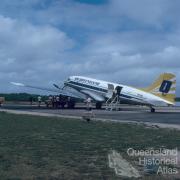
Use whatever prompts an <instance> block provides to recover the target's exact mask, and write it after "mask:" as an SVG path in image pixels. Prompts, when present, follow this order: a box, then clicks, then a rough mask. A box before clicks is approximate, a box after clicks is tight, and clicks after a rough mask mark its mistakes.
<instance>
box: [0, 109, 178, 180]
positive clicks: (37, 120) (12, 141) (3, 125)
mask: <svg viewBox="0 0 180 180" xmlns="http://www.w3.org/2000/svg"><path fill="white" fill-rule="evenodd" d="M162 146H163V147H166V148H169V149H172V148H176V147H177V148H180V132H179V131H175V130H165V129H164V130H157V129H150V128H145V127H143V126H142V125H141V126H140V125H130V124H117V123H103V122H91V123H86V122H84V121H81V120H71V119H60V118H46V117H37V116H26V115H14V114H7V113H2V112H1V113H0V177H1V178H0V179H13V180H14V179H68V180H70V179H78V180H80V179H108V180H109V179H119V177H117V176H116V175H115V173H114V171H113V170H112V169H110V168H109V167H108V159H107V155H108V153H109V152H110V150H112V149H113V150H117V151H118V152H121V153H122V154H124V155H125V156H126V151H127V149H128V148H130V147H133V148H134V149H146V148H148V147H154V148H159V147H162Z"/></svg>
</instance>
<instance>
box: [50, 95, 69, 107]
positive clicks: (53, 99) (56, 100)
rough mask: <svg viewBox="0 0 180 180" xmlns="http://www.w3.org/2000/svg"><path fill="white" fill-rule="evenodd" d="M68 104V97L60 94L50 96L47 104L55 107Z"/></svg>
mask: <svg viewBox="0 0 180 180" xmlns="http://www.w3.org/2000/svg"><path fill="white" fill-rule="evenodd" d="M65 104H66V99H65V97H63V96H61V95H59V96H51V95H50V96H49V98H48V101H47V106H48V105H52V107H53V108H58V107H60V106H61V107H62V108H63V107H64V106H65Z"/></svg>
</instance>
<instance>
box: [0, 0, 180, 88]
mask: <svg viewBox="0 0 180 180" xmlns="http://www.w3.org/2000/svg"><path fill="white" fill-rule="evenodd" d="M179 5H180V3H179V2H178V1H173V2H171V1H167V0H156V1H155V0H153V1H150V0H139V1H138V2H137V1H130V0H118V1H117V0H109V1H107V2H105V3H101V4H98V5H96V4H89V3H85V2H83V3H82V2H79V1H73V0H69V1H65V0H61V1H59V0H53V1H49V0H43V1H40V0H33V1H28V0H23V1H18V0H14V1H13V2H12V1H10V0H6V1H4V0H3V1H2V2H1V4H0V10H1V16H0V62H1V66H0V72H1V73H0V75H1V76H0V81H1V82H2V83H3V84H4V86H3V87H1V88H0V89H1V91H7V90H8V89H9V91H12V90H13V89H12V88H11V87H10V86H9V84H8V83H7V82H9V81H22V82H27V83H29V84H39V85H42V86H46V85H47V86H50V85H51V84H52V83H53V82H56V83H60V82H61V81H63V80H64V79H65V78H67V77H68V76H70V75H84V76H90V77H94V78H99V79H104V80H109V81H115V82H120V83H124V84H130V85H134V86H146V85H149V84H150V83H151V82H152V81H153V80H154V79H155V78H156V77H157V76H158V75H159V74H160V73H162V72H173V73H176V74H177V77H178V79H180V73H179V72H180V71H179V70H180V63H179V57H180V54H179V50H180V43H179V42H180V41H179V37H180V26H179V25H180V23H179V19H178V18H177V17H178V16H179V9H178V7H179ZM2 83H1V84H2ZM178 86H179V87H180V85H178ZM179 87H178V88H179Z"/></svg>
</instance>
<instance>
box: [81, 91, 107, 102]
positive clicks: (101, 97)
mask: <svg viewBox="0 0 180 180" xmlns="http://www.w3.org/2000/svg"><path fill="white" fill-rule="evenodd" d="M81 92H82V93H84V94H86V95H88V96H90V97H91V98H92V99H94V100H96V101H104V100H105V99H104V97H103V96H101V95H99V94H96V93H95V92H92V91H90V90H81Z"/></svg>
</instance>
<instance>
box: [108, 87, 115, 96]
mask: <svg viewBox="0 0 180 180" xmlns="http://www.w3.org/2000/svg"><path fill="white" fill-rule="evenodd" d="M113 92H114V85H113V84H108V93H107V97H108V98H111V97H112V95H113Z"/></svg>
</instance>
